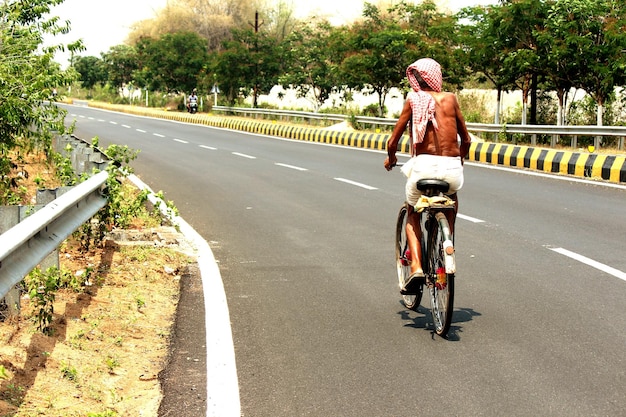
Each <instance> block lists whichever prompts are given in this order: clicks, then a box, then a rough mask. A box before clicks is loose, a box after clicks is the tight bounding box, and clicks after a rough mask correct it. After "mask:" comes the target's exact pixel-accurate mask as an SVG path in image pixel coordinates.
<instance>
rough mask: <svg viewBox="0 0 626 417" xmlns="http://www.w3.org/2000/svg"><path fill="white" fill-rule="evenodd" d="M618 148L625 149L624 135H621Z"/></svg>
mask: <svg viewBox="0 0 626 417" xmlns="http://www.w3.org/2000/svg"><path fill="white" fill-rule="evenodd" d="M617 149H619V150H620V151H623V150H624V136H620V138H619V141H618V144H617Z"/></svg>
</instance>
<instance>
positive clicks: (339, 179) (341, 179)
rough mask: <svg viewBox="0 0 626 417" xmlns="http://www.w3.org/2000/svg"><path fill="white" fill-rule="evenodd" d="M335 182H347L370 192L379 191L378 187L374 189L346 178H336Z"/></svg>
mask: <svg viewBox="0 0 626 417" xmlns="http://www.w3.org/2000/svg"><path fill="white" fill-rule="evenodd" d="M335 180H337V181H340V182H345V183H346V184H350V185H356V186H357V187H361V188H365V189H366V190H370V191H373V190H377V189H378V188H376V187H372V186H370V185H367V184H361V183H360V182H356V181H351V180H347V179H345V178H335Z"/></svg>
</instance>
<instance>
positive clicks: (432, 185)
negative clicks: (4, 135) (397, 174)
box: [417, 179, 450, 194]
mask: <svg viewBox="0 0 626 417" xmlns="http://www.w3.org/2000/svg"><path fill="white" fill-rule="evenodd" d="M417 189H418V190H420V191H421V192H423V193H424V194H426V193H427V192H428V191H429V190H434V191H435V192H441V193H447V192H448V190H449V189H450V184H448V183H447V182H446V181H443V180H434V179H422V180H419V181H417Z"/></svg>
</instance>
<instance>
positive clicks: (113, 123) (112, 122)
mask: <svg viewBox="0 0 626 417" xmlns="http://www.w3.org/2000/svg"><path fill="white" fill-rule="evenodd" d="M109 123H111V124H112V125H116V124H117V122H114V121H113V120H110V121H109Z"/></svg>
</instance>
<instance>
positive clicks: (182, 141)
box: [174, 139, 189, 143]
mask: <svg viewBox="0 0 626 417" xmlns="http://www.w3.org/2000/svg"><path fill="white" fill-rule="evenodd" d="M174 142H180V143H189V142H187V141H186V140H182V139H174Z"/></svg>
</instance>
